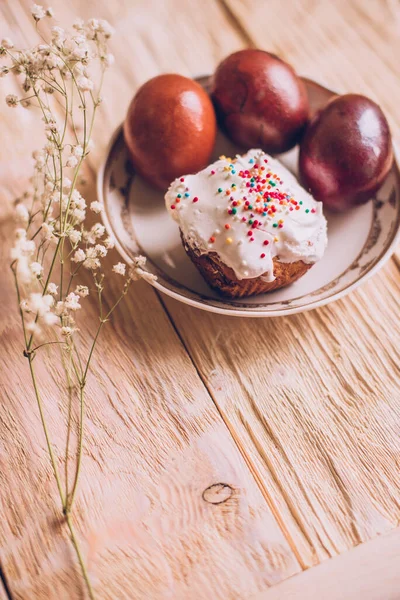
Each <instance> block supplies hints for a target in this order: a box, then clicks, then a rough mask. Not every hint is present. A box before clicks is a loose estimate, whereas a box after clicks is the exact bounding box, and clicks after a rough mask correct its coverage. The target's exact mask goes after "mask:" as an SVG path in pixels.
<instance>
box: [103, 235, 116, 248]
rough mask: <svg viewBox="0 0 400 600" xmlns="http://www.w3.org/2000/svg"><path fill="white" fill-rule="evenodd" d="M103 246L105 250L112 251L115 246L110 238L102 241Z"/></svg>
mask: <svg viewBox="0 0 400 600" xmlns="http://www.w3.org/2000/svg"><path fill="white" fill-rule="evenodd" d="M104 245H105V247H106V248H107V250H112V249H113V248H114V246H115V244H114V240H112V239H111V238H110V237H108V238H106V239H105V240H104Z"/></svg>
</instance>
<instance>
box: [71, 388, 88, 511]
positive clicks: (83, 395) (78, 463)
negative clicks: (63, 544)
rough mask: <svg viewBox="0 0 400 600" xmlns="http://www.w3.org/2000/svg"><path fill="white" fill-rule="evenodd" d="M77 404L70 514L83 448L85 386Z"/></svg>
mask: <svg viewBox="0 0 400 600" xmlns="http://www.w3.org/2000/svg"><path fill="white" fill-rule="evenodd" d="M79 404H80V416H79V438H78V449H77V458H76V471H75V477H74V483H73V484H72V489H71V493H70V495H69V498H68V511H69V512H70V511H71V509H72V505H73V503H74V500H75V494H76V490H77V488H78V483H79V475H80V472H81V465H82V448H83V429H84V423H83V420H84V417H85V384H82V385H81V391H80V394H79Z"/></svg>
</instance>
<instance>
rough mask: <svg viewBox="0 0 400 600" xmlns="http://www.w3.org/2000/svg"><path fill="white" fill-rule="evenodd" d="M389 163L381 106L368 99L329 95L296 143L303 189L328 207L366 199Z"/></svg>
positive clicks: (388, 140) (389, 148) (389, 145)
mask: <svg viewBox="0 0 400 600" xmlns="http://www.w3.org/2000/svg"><path fill="white" fill-rule="evenodd" d="M392 163H393V149H392V138H391V134H390V129H389V124H388V122H387V120H386V117H385V115H384V114H383V112H382V109H381V108H380V107H379V106H378V105H377V104H375V102H373V101H372V100H370V99H369V98H366V97H365V96H361V95H359V94H345V95H344V96H337V97H335V98H333V99H332V100H331V101H330V102H328V104H327V105H326V106H325V108H323V109H322V110H321V111H320V112H319V113H318V114H317V115H316V116H315V117H314V118H313V120H312V121H311V123H310V125H309V127H308V129H307V131H306V133H305V135H304V138H303V140H302V142H301V145H300V156H299V172H300V179H301V182H302V184H303V185H304V187H305V188H307V189H308V190H310V192H311V193H312V194H313V196H314V197H315V198H316V199H317V200H321V201H322V202H323V203H324V205H325V206H326V207H328V208H330V209H331V210H334V211H338V212H339V211H345V210H347V209H349V208H351V207H352V206H355V205H357V204H363V203H364V202H367V201H368V200H369V199H370V198H371V197H372V196H373V194H374V193H375V192H376V191H377V190H378V189H379V188H380V186H381V185H382V183H383V181H384V180H385V178H386V176H387V174H388V173H389V171H390V169H391V167H392Z"/></svg>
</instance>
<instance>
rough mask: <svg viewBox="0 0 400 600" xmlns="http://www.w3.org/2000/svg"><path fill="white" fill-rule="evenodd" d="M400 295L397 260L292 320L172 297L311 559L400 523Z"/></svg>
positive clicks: (267, 489)
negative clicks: (243, 315)
mask: <svg viewBox="0 0 400 600" xmlns="http://www.w3.org/2000/svg"><path fill="white" fill-rule="evenodd" d="M399 292H400V281H399V275H398V271H397V269H396V268H395V266H394V265H393V263H391V264H389V265H388V267H386V269H385V270H384V272H383V273H381V274H379V275H377V276H376V277H375V278H374V279H373V280H372V281H370V282H368V283H367V284H365V286H364V287H363V288H362V289H361V290H360V291H357V292H355V293H353V294H351V295H350V296H349V297H348V298H346V299H344V300H341V301H339V302H336V303H334V304H332V305H330V306H327V307H324V308H322V309H318V310H315V311H312V312H309V313H304V314H301V315H294V316H291V317H287V318H277V319H263V320H261V319H260V320H254V321H253V320H248V319H239V318H233V317H231V318H228V317H221V316H219V315H215V314H211V313H205V312H201V311H195V310H194V309H191V308H190V307H187V306H182V305H179V304H178V303H177V302H176V301H174V300H171V299H169V298H165V300H164V302H165V304H166V306H167V307H168V310H169V312H170V314H171V317H172V319H173V320H174V322H175V324H176V327H177V328H178V330H179V331H180V333H181V335H182V338H183V340H184V343H185V345H186V347H187V348H188V350H189V352H190V354H191V356H192V357H193V360H194V362H195V364H196V366H197V369H198V370H199V372H200V374H201V377H202V379H203V381H204V382H205V384H206V386H207V387H208V389H209V390H210V393H211V394H212V396H213V398H214V401H215V402H216V404H217V406H218V410H219V412H220V414H221V415H222V417H223V419H224V420H225V422H226V424H227V426H228V428H229V429H230V431H231V433H232V435H233V436H234V437H235V439H236V441H237V444H238V445H239V447H240V449H241V452H242V454H243V456H245V457H246V461H247V462H248V464H250V465H251V467H252V469H253V472H254V476H255V477H256V479H257V480H258V481H259V483H260V487H261V489H262V490H263V493H264V495H265V497H266V498H267V499H268V501H269V502H270V503H271V504H272V505H274V506H275V507H276V512H277V514H278V518H279V520H280V521H281V522H283V523H285V526H286V528H287V530H288V533H289V536H290V538H291V544H292V546H293V547H295V548H296V549H297V553H298V554H299V555H300V557H301V561H302V564H303V566H311V565H313V564H315V563H317V562H320V561H321V560H323V559H325V558H327V557H329V556H334V555H336V554H339V553H341V552H343V551H344V550H346V549H349V548H351V547H353V546H355V545H357V544H359V543H361V542H364V541H366V540H368V539H370V538H372V537H374V536H376V535H378V534H381V533H384V532H388V531H390V530H391V529H393V528H394V527H395V526H396V525H397V523H398V521H399V518H400V489H399V484H398V473H399V456H400V454H399V453H400V438H399V432H400V398H399V394H398V364H399V360H400V352H399V344H398V341H399V339H400V325H399V321H398V318H397V315H398V297H399Z"/></svg>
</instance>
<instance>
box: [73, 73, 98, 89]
mask: <svg viewBox="0 0 400 600" xmlns="http://www.w3.org/2000/svg"><path fill="white" fill-rule="evenodd" d="M76 83H77V85H78V88H79V89H80V90H82V92H90V91H91V90H92V89H93V87H94V86H93V81H92V80H91V79H89V78H88V77H85V76H84V75H81V76H80V77H78V79H77V80H76Z"/></svg>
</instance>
